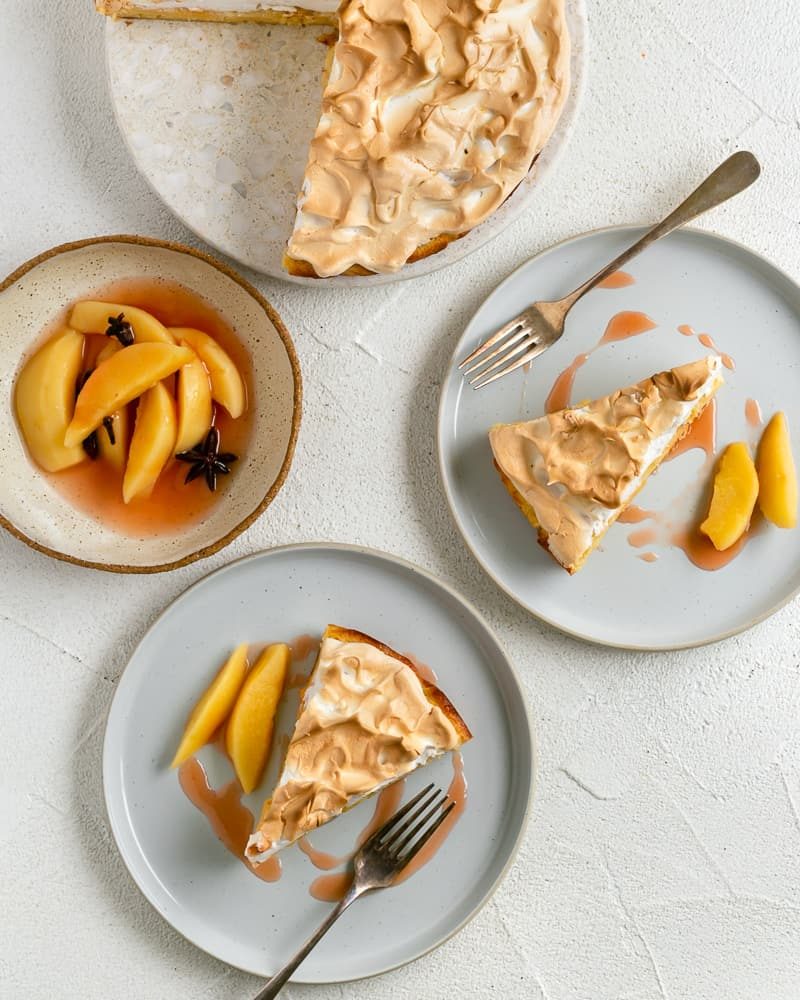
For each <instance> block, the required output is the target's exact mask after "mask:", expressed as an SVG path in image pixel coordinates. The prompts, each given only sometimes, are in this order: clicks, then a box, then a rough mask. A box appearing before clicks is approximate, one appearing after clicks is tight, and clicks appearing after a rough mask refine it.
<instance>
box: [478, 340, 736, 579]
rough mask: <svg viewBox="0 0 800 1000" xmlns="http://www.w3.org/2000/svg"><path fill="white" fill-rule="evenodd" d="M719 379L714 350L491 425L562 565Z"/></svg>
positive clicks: (572, 559) (497, 454) (495, 445)
mask: <svg viewBox="0 0 800 1000" xmlns="http://www.w3.org/2000/svg"><path fill="white" fill-rule="evenodd" d="M721 382H722V375H721V366H720V361H719V358H716V357H712V356H709V357H706V358H702V359H700V360H699V361H693V362H691V363H689V364H687V365H682V366H680V367H679V368H673V369H672V370H671V371H666V372H661V373H659V374H658V375H654V376H653V377H652V378H648V379H645V380H644V381H642V382H639V383H637V384H636V385H633V386H629V387H628V388H625V389H619V390H618V391H616V392H613V393H611V395H610V396H604V397H603V398H602V399H597V400H594V401H593V402H590V403H587V404H585V405H584V406H578V407H573V408H570V409H566V410H560V411H558V412H557V413H552V414H549V415H547V416H544V417H540V418H538V419H537V420H530V421H527V422H523V423H517V424H499V425H497V426H496V427H493V428H492V429H491V431H490V432H489V441H490V443H491V447H492V451H493V453H494V458H495V461H496V463H497V465H498V466H499V468H500V470H501V471H502V472H503V473H504V474H505V475H506V476H507V477H508V478H509V479H510V480H511V481H512V483H513V484H514V486H515V488H516V489H517V490H518V492H519V493H520V494H521V495H522V496H523V497H524V499H525V500H526V501H527V502H528V503H529V504H530V505H531V506H532V507H533V510H534V512H535V514H536V519H537V521H538V522H539V524H540V525H541V527H542V529H543V530H544V531H545V532H546V533H547V535H548V545H549V548H550V551H551V552H552V553H553V554H554V555H555V556H556V558H557V559H558V560H559V561H560V562H562V564H564V565H567V566H570V565H574V564H575V563H576V562H577V561H578V560H579V559H580V557H581V555H582V554H583V553H584V552H585V551H586V549H587V548H588V547H589V546H590V545H591V543H592V540H593V538H594V537H595V536H596V535H597V533H599V532H600V531H602V530H605V528H604V526H607V524H608V523H609V519H610V518H611V517H612V516H613V514H614V513H615V512H617V511H618V510H619V508H620V507H621V506H622V505H623V504H626V503H628V502H630V498H631V496H632V495H633V493H634V492H635V489H636V488H637V487H638V485H639V484H640V481H641V476H642V475H644V474H645V473H646V472H647V471H648V469H649V468H651V467H652V465H653V463H654V462H656V461H657V460H658V459H659V458H661V457H663V453H664V451H665V449H666V448H668V447H669V445H670V444H671V443H672V440H673V438H674V435H675V434H676V433H677V431H678V428H679V427H680V426H681V425H682V424H683V423H684V422H685V421H687V420H688V419H690V418H691V416H692V413H693V411H694V410H695V403H696V401H698V400H699V399H700V398H701V397H703V396H710V395H711V394H713V392H714V391H715V390H716V388H717V387H718V386H719V384H720V383H721ZM604 509H606V510H607V513H605V514H604V513H603V510H604Z"/></svg>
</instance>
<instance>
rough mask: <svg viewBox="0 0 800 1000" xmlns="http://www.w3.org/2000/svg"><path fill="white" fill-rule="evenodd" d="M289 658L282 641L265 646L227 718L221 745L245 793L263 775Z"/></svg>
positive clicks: (252, 787) (256, 785)
mask: <svg viewBox="0 0 800 1000" xmlns="http://www.w3.org/2000/svg"><path fill="white" fill-rule="evenodd" d="M291 658H292V655H291V653H290V651H289V647H288V646H286V645H284V644H283V643H276V644H275V645H273V646H267V648H266V649H265V650H264V652H263V653H262V654H261V656H259V658H258V659H257V660H256V663H255V665H254V667H253V669H252V670H251V671H250V673H249V674H248V675H247V679H246V680H245V682H244V684H243V685H242V690H241V691H240V692H239V697H238V698H237V699H236V704H235V705H234V706H233V711H232V712H231V715H230V718H229V719H228V725H227V726H226V728H225V749H226V750H227V751H228V756H229V757H230V759H231V763H232V764H233V769H234V770H235V771H236V777H237V778H238V779H239V783H240V784H241V786H242V790H243V791H244V793H245V795H249V794H250V793H251V792H252V791H253V790H254V789H255V788H257V787H258V785H259V784H260V782H261V778H262V777H263V775H264V768H265V767H266V764H267V760H268V758H269V751H270V743H271V742H272V728H273V725H274V722H275V712H276V711H277V708H278V702H279V701H280V700H281V695H282V694H283V688H284V685H285V683H286V674H287V673H288V670H289V664H290V663H291Z"/></svg>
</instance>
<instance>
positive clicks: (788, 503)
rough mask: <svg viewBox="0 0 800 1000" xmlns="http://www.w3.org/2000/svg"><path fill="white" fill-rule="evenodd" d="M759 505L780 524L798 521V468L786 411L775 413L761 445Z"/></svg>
mask: <svg viewBox="0 0 800 1000" xmlns="http://www.w3.org/2000/svg"><path fill="white" fill-rule="evenodd" d="M756 467H757V469H758V485H759V492H758V505H759V507H760V508H761V513H762V514H763V515H764V517H765V518H766V519H767V520H768V521H771V522H772V523H773V524H774V525H777V527H779V528H794V527H795V525H796V524H797V471H796V469H795V466H794V457H793V456H792V442H791V439H790V438H789V425H788V424H787V423H786V414H785V413H776V414H775V416H774V417H773V418H772V420H770V422H769V423H768V424H767V427H766V429H765V431H764V433H763V434H762V435H761V441H760V442H759V445H758V455H757V457H756Z"/></svg>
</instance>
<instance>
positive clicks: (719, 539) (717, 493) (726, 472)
mask: <svg viewBox="0 0 800 1000" xmlns="http://www.w3.org/2000/svg"><path fill="white" fill-rule="evenodd" d="M757 498H758V476H757V475H756V467H755V465H753V459H752V458H751V456H750V449H749V448H748V447H747V445H746V444H745V443H744V442H743V441H737V442H735V443H734V444H729V445H728V447H727V448H726V449H725V451H724V452H723V453H722V458H721V459H720V462H719V466H718V468H717V472H716V475H715V476H714V492H713V495H712V497H711V506H710V508H709V511H708V517H707V518H706V519H705V521H703V523H702V524H701V525H700V531H702V533H703V534H704V535H706V536H707V537H708V538H710V539H711V543H712V544H713V546H714V548H715V549H717V551H719V552H724V551H725V549H729V548H730V547H731V545H734V544H735V543H736V542H738V541H739V539H740V538H741V537H742V535H743V534H744V533H745V531H747V529H748V528H749V527H750V518H751V517H752V514H753V508H754V507H755V505H756V499H757Z"/></svg>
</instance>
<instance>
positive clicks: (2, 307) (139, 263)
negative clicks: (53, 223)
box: [0, 236, 302, 573]
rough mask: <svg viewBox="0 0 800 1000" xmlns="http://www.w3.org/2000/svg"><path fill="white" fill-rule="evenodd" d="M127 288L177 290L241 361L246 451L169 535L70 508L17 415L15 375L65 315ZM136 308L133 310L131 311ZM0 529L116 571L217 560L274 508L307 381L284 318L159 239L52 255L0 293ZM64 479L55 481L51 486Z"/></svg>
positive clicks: (68, 248)
mask: <svg viewBox="0 0 800 1000" xmlns="http://www.w3.org/2000/svg"><path fill="white" fill-rule="evenodd" d="M126 282H133V283H138V284H139V286H142V287H143V286H144V285H146V283H148V282H152V283H153V286H154V287H155V286H156V285H163V286H164V287H169V288H173V289H174V288H177V289H179V290H183V291H184V292H185V293H186V295H187V297H189V296H193V297H194V298H195V299H196V300H197V301H199V302H202V303H203V306H204V308H207V309H208V310H209V314H212V313H213V314H215V315H216V316H217V317H219V319H220V321H221V322H222V323H223V324H225V326H226V327H227V328H229V329H230V331H231V332H232V334H233V335H234V336H235V338H236V341H237V342H238V347H239V349H240V350H241V351H243V352H244V354H243V355H242V356H243V357H245V356H246V358H247V364H246V367H247V369H248V370H247V372H246V373H244V374H245V382H246V384H247V395H248V420H249V421H250V426H249V429H248V436H247V445H246V448H245V449H244V451H243V453H242V455H241V456H240V459H239V461H238V463H237V465H236V467H235V470H234V474H233V476H232V477H231V478H230V482H229V483H227V482H226V486H225V488H224V489H223V490H221V491H220V493H221V495H220V497H219V499H218V500H216V501H215V502H214V504H213V506H210V507H209V508H208V509H207V510H206V511H205V512H204V513H203V516H202V517H198V518H195V519H193V520H190V521H188V522H187V523H186V524H180V525H175V526H173V527H171V528H169V529H168V530H167V529H164V528H159V527H158V526H156V527H155V528H154V530H144V529H141V530H139V529H135V528H134V529H131V527H130V526H126V527H125V528H124V529H121V528H119V527H118V526H117V525H116V524H114V523H113V522H110V521H107V520H104V518H103V517H102V516H98V515H97V513H96V512H93V513H92V512H88V511H87V510H85V509H83V508H81V507H80V506H79V505H75V504H74V503H72V502H70V499H68V497H67V495H65V493H64V491H63V490H62V489H60V488H59V483H58V482H56V481H55V480H54V476H53V475H49V474H47V473H45V472H44V471H43V470H41V469H40V468H39V467H38V466H37V465H36V464H35V463H34V462H33V461H32V459H31V458H30V457H29V455H28V453H27V451H26V448H25V445H24V442H23V439H22V435H21V433H20V430H19V427H18V424H17V420H16V416H15V408H14V387H15V382H16V377H17V375H18V374H19V371H20V370H21V368H22V366H23V364H24V362H25V361H26V360H27V359H28V357H29V356H30V355H31V353H32V350H33V349H34V348H35V347H36V346H37V345H38V344H39V343H41V342H42V339H43V337H44V336H45V331H48V330H55V329H57V326H58V323H59V322H60V320H61V319H63V318H65V317H66V315H67V310H68V307H69V306H71V305H72V304H73V303H75V302H77V301H79V300H80V299H84V298H105V297H107V295H105V294H104V290H105V289H109V288H114V287H117V288H119V287H123V286H124V285H125V283H126ZM136 304H138V303H136ZM0 371H2V376H0V406H2V410H3V413H4V414H5V419H4V420H3V421H2V422H0V524H2V526H3V527H5V528H6V529H7V530H8V531H10V532H11V533H12V534H14V535H16V537H17V538H19V539H21V540H22V541H24V542H26V543H27V544H28V545H30V546H32V547H33V548H35V549H38V550H39V551H40V552H44V553H46V554H47V555H50V556H53V557H55V558H57V559H62V560H66V561H67V562H72V563H76V564H78V565H81V566H87V567H90V568H93V569H105V570H110V571H113V572H116V573H155V572H161V571H164V570H169V569H175V568H177V567H179V566H184V565H186V564H188V563H190V562H194V561H195V560H197V559H202V558H204V557H206V556H209V555H211V554H213V553H214V552H217V551H219V550H220V549H221V548H223V547H224V546H225V545H227V544H228V543H229V542H231V541H233V539H234V538H236V537H237V535H239V534H241V532H242V531H244V530H245V529H246V528H247V527H248V526H249V525H250V524H252V523H253V521H254V520H255V519H256V518H257V517H259V516H260V515H261V514H262V513H263V512H264V511H265V510H266V508H267V507H268V506H269V504H270V503H271V502H272V500H273V499H274V498H275V496H276V495H277V493H278V491H279V490H280V488H281V487H282V485H283V483H284V481H285V479H286V476H287V475H288V472H289V468H290V466H291V462H292V457H293V454H294V448H295V442H296V440H297V434H298V431H299V427H300V415H301V407H302V381H301V376H300V367H299V363H298V360H297V355H296V352H295V349H294V345H293V343H292V339H291V337H290V335H289V333H288V331H287V329H286V327H285V326H284V324H283V322H282V321H281V318H280V316H279V315H278V313H277V312H276V311H275V309H274V308H273V307H272V306H271V305H270V303H269V302H267V300H266V299H265V298H264V297H263V296H262V295H261V294H260V293H259V292H258V290H257V289H256V288H254V287H253V286H252V285H251V284H249V283H248V282H247V281H245V280H244V279H243V278H242V277H240V276H239V275H238V274H237V273H236V272H235V271H233V270H232V269H231V268H229V267H228V266H227V265H225V264H223V263H222V262H220V261H218V260H215V259H214V258H213V257H210V256H209V255H207V254H205V253H202V252H201V251H198V250H195V249H193V248H191V247H187V246H182V245H181V244H178V243H170V242H166V241H163V240H156V239H149V238H147V237H142V236H104V237H98V238H95V239H89V240H81V241H79V242H75V243H67V244H63V245H61V246H57V247H54V248H53V249H51V250H48V251H46V252H45V253H43V254H40V255H39V256H37V257H34V258H33V259H32V260H29V261H27V263H25V264H23V265H22V266H21V267H19V268H17V270H16V271H14V272H13V273H12V274H10V275H9V276H8V277H7V278H6V279H5V280H4V281H2V282H1V283H0ZM58 475H60V474H59V473H56V474H55V476H58Z"/></svg>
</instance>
